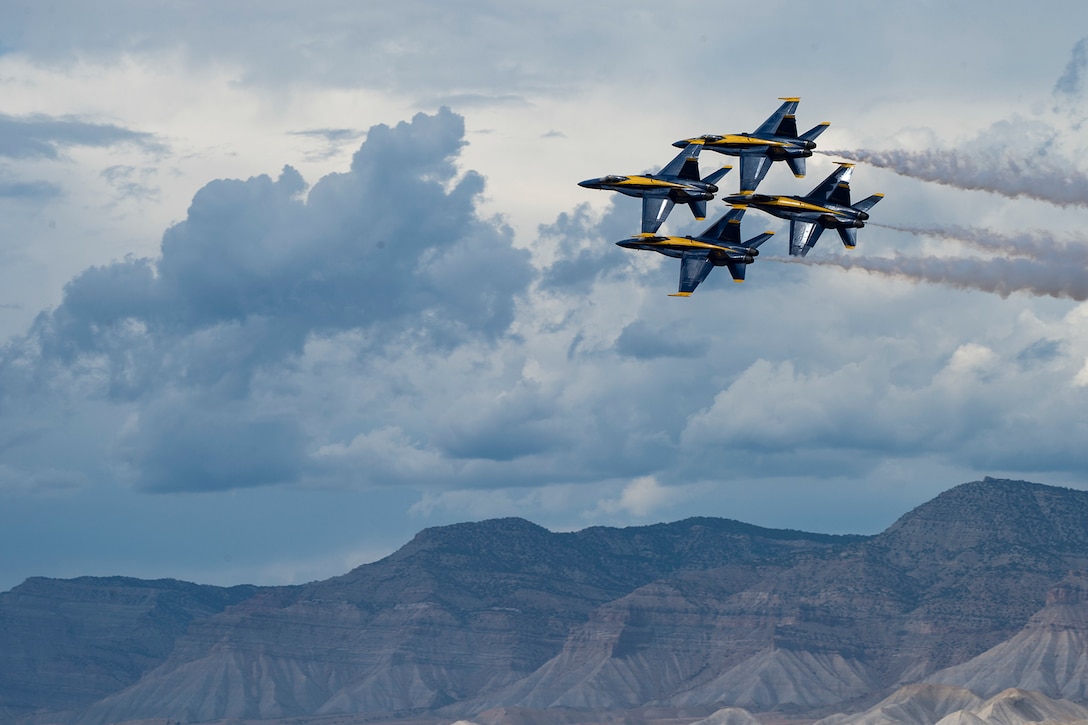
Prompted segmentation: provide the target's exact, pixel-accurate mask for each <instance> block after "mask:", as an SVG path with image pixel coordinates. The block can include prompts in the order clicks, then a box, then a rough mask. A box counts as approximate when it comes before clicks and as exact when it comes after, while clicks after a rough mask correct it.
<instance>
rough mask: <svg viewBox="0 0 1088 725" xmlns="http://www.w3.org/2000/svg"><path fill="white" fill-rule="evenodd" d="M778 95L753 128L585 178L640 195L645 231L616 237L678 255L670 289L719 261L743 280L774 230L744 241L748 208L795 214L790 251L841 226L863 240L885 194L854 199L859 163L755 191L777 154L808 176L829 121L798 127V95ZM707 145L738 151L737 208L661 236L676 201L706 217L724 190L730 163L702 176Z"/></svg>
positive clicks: (690, 282)
mask: <svg viewBox="0 0 1088 725" xmlns="http://www.w3.org/2000/svg"><path fill="white" fill-rule="evenodd" d="M779 100H781V101H783V103H782V105H781V106H779V108H778V110H776V111H775V112H774V113H773V114H771V116H770V117H769V118H768V119H767V120H766V121H764V122H763V123H762V124H761V125H760V126H759V128H757V129H756V130H755V131H754V132H752V133H739V134H726V135H714V134H706V135H703V136H699V137H695V138H689V139H683V140H680V141H677V142H676V143H674V144H673V145H674V146H679V147H682V148H683V150H682V151H681V152H680V154H679V155H677V156H676V158H674V159H673V160H672V161H670V162H669V163H668V164H666V165H665V167H664V168H662V169H661V171H659V172H657V173H656V174H632V175H627V176H615V175H609V176H602V177H600V178H597V179H587V180H586V181H583V182H580V183H579V186H582V187H585V188H589V189H606V190H609V191H618V192H620V193H621V194H626V195H628V196H634V197H641V198H642V232H641V233H640V234H638V235H636V236H634V237H630V238H628V239H624V240H622V241H619V242H616V244H617V245H619V246H621V247H625V248H627V249H642V250H646V251H653V252H658V253H659V254H664V255H666V256H669V257H674V258H678V259H679V260H680V287H679V290H678V291H677V292H676V293H675V294H673V295H670V296H672V297H689V296H691V293H692V292H694V291H695V288H696V287H698V286H699V284H700V283H701V282H703V280H705V279H706V277H707V275H709V274H710V272H711V271H712V270H713V269H714V267H726V268H728V270H729V273H730V274H731V275H732V277H733V281H734V282H743V281H744V276H745V269H746V267H747V265H749V264H751V263H752V262H754V261H755V258H756V257H757V256H758V255H759V250H758V247H759V246H760V245H761V244H763V243H764V242H765V241H767V240H768V239H770V238H771V236H772V235H773V234H774V232H771V231H767V232H763V233H762V234H760V235H758V236H755V237H752V238H751V239H749V240H747V241H744V242H742V241H741V234H740V225H741V220H742V219H743V217H744V214H745V212H746V210H747V209H748V207H754V208H756V209H758V210H760V211H763V212H765V213H768V214H771V215H773V216H776V217H779V218H781V219H787V220H789V222H790V247H789V253H790V255H792V256H800V257H803V256H805V255H806V254H808V253H809V251H810V250H811V249H812V247H813V246H815V244H816V241H817V240H818V239H819V238H820V235H821V234H822V233H823V231H824V230H825V229H835V230H836V231H838V233H839V237H840V238H841V239H842V243H843V246H845V247H846V248H847V249H853V248H854V247H855V246H857V230H858V229H860V228H862V227H864V226H865V222H866V220H868V218H869V210H870V209H871V208H872V207H873V206H874V205H875V204H876V203H877V202H879V201H880V200H881V199H882V198H884V195H883V194H873V195H871V196H869V197H866V198H865V199H863V200H861V201H859V202H857V203H856V204H853V205H852V204H851V203H850V176H851V174H852V172H853V168H854V165H853V164H847V163H840V164H839V168H838V169H836V170H835V171H834V172H832V173H831V175H830V176H828V177H827V178H826V179H824V180H823V181H822V182H820V184H819V185H817V186H816V188H815V189H813V190H812V191H811V192H809V193H808V194H806V195H804V196H784V195H769V194H757V193H756V187H757V186H758V185H759V183H760V182H761V181H762V180H763V178H764V177H765V176H766V175H767V171H768V170H769V169H770V167H771V164H773V163H774V162H775V161H785V162H786V164H787V165H788V166H789V167H790V169H791V170H792V171H793V173H794V176H796V177H798V178H801V177H804V175H805V159H806V158H808V157H810V156H812V152H813V149H815V148H816V138H817V137H818V136H819V135H820V134H821V133H823V132H824V130H825V129H827V127H828V126H829V125H830V124H828V123H826V122H825V123H821V124H818V125H817V126H814V127H813V128H811V129H810V130H808V131H806V132H805V133H803V134H798V133H797V120H796V117H795V115H794V114H795V113H796V111H797V105H798V103H799V101H800V99H799V98H781V99H779ZM703 149H709V150H712V151H716V152H718V153H722V154H727V155H730V156H737V157H739V158H740V191H739V193H737V194H734V195H731V196H727V197H726V198H725V199H724V201H725V202H726V203H727V204H729V205H730V207H731V208H730V209H729V211H727V212H725V214H723V215H722V216H721V217H719V218H718V219H717V220H716V221H715V222H714V223H713V224H711V225H710V226H709V227H708V228H707V229H706V230H705V231H704V232H702V233H701V234H699V235H696V236H685V237H675V236H667V235H658V234H657V231H658V229H660V227H661V225H662V224H663V223H664V222H665V220H666V219H667V218H668V216H669V213H670V212H671V211H672V208H673V206H675V205H676V204H687V205H688V206H689V207H690V208H691V211H692V214H693V215H694V216H695V218H696V219H697V220H702V219H703V218H704V217H705V216H706V203H707V202H708V201H710V200H712V199H713V198H714V195H715V194H716V193H717V192H718V186H717V183H718V181H720V180H721V178H722V177H723V176H725V175H726V174H727V173H728V172H729V171H730V169H731V168H732V167H731V166H723V167H722V168H720V169H718V170H717V171H715V172H713V173H711V174H710V175H708V176H707V177H705V178H700V173H699V152H700V151H702V150H703Z"/></svg>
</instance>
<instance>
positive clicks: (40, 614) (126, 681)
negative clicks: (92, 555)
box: [0, 577, 255, 713]
mask: <svg viewBox="0 0 1088 725" xmlns="http://www.w3.org/2000/svg"><path fill="white" fill-rule="evenodd" d="M254 590H255V588H254V587H248V586H241V587H232V588H230V589H223V588H220V587H210V586H198V585H196V584H188V583H186V582H179V581H173V580H169V579H163V580H158V581H142V580H139V579H128V578H123V577H112V578H96V577H81V578H79V579H70V580H60V579H44V578H33V579H28V580H27V581H25V582H24V583H22V584H20V585H19V586H17V587H15V588H14V589H12V590H11V591H9V592H4V593H3V594H0V712H2V711H4V710H6V711H7V712H9V713H17V712H21V711H26V710H32V709H37V708H38V707H42V706H43V705H45V704H48V706H49V707H50V708H51V709H55V710H63V709H69V708H76V707H85V706H87V705H89V704H90V703H92V702H94V701H95V700H98V699H99V698H101V697H104V696H106V695H108V694H110V693H112V692H116V691H117V690H119V689H121V688H123V687H127V686H128V685H131V684H133V683H135V682H136V681H137V680H139V679H140V678H141V677H142V676H143V675H145V674H146V673H147V672H149V671H150V670H152V669H154V668H155V667H156V666H158V665H159V664H161V663H162V662H164V661H165V660H166V658H167V657H168V656H169V655H170V653H171V652H172V651H173V649H174V644H175V642H176V640H177V638H178V637H179V636H180V635H181V634H182V633H184V632H185V630H186V628H187V627H188V625H189V623H190V622H192V621H193V620H196V619H204V618H207V617H209V616H211V615H213V614H216V613H218V612H221V611H223V610H224V609H225V608H226V607H228V606H230V605H232V604H236V603H237V602H239V601H241V600H243V599H246V598H248V597H249V596H251V595H252V594H253V592H254Z"/></svg>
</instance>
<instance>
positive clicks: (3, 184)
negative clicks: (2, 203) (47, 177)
mask: <svg viewBox="0 0 1088 725" xmlns="http://www.w3.org/2000/svg"><path fill="white" fill-rule="evenodd" d="M61 193H62V192H61V189H60V187H59V186H57V185H56V184H54V183H52V182H49V181H9V180H6V179H0V199H14V200H19V201H47V200H49V199H55V198H57V197H58V196H60V195H61Z"/></svg>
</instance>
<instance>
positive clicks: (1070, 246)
mask: <svg viewBox="0 0 1088 725" xmlns="http://www.w3.org/2000/svg"><path fill="white" fill-rule="evenodd" d="M869 226H874V227H881V228H883V229H892V230H894V231H897V232H907V233H908V234H918V235H923V236H930V237H936V238H938V239H947V240H949V241H954V242H960V243H962V244H966V245H968V246H971V247H974V248H975V249H979V250H982V251H985V252H996V253H999V254H1003V255H1005V256H1012V257H1028V258H1029V259H1035V260H1039V261H1046V260H1053V259H1055V258H1061V259H1064V260H1065V261H1067V262H1068V263H1071V264H1080V265H1083V266H1085V267H1088V245H1086V244H1084V243H1082V242H1077V241H1074V240H1072V239H1069V238H1068V237H1067V238H1063V239H1059V238H1058V237H1057V236H1056V235H1054V234H1052V233H1051V232H1047V231H1042V230H1035V231H1029V232H1020V233H1017V234H1002V233H1000V232H995V231H993V230H992V229H981V228H977V227H961V226H947V227H941V226H932V227H908V226H899V225H894V224H879V223H877V224H873V223H870V225H869Z"/></svg>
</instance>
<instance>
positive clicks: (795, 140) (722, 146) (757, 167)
mask: <svg viewBox="0 0 1088 725" xmlns="http://www.w3.org/2000/svg"><path fill="white" fill-rule="evenodd" d="M778 100H780V101H785V103H783V104H782V105H781V106H779V108H778V110H777V111H775V112H774V113H773V114H772V115H771V117H770V118H768V119H767V120H766V121H764V122H763V124H762V125H761V126H760V127H759V128H757V129H756V130H755V132H753V133H740V134H735V135H728V136H714V135H706V136H700V137H699V138H689V139H685V140H683V141H677V142H676V143H674V144H673V146H687V145H688V144H690V143H694V142H697V141H702V142H703V145H704V148H706V149H707V150H709V151H717V152H718V153H720V154H728V155H729V156H739V157H740V193H741V194H751V193H752V192H754V191H755V190H756V187H757V186H759V182H760V181H762V180H763V177H764V176H766V175H767V171H768V170H770V168H771V164H772V163H773V162H775V161H785V162H786V163H787V164H789V167H790V169H791V170H792V171H793V175H794V176H796V177H797V178H801V177H803V176H804V175H805V159H806V158H808V157H809V156H812V149H814V148H816V137H817V136H819V135H820V134H821V133H823V132H824V131H825V130H826V129H827V127H828V126H830V125H831V124H829V123H827V122H824V123H821V124H820V125H819V126H816V127H815V128H812V129H810V130H808V131H806V132H805V133H803V134H801V135H800V136H798V135H797V119H796V118H795V117H794V115H793V114H794V113H796V111H797V104H798V102H799V101H800V100H801V99H800V98H780V99H778Z"/></svg>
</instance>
